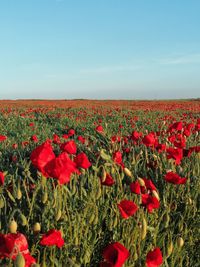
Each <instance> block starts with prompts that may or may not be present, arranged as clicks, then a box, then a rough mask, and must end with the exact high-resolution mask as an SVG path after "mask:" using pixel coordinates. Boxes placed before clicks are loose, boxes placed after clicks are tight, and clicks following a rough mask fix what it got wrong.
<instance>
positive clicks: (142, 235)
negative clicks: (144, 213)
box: [141, 217, 147, 240]
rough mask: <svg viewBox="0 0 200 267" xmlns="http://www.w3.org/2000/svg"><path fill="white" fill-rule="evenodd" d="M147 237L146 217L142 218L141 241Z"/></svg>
mask: <svg viewBox="0 0 200 267" xmlns="http://www.w3.org/2000/svg"><path fill="white" fill-rule="evenodd" d="M146 235H147V221H146V219H145V217H143V218H142V232H141V240H143V239H145V237H146Z"/></svg>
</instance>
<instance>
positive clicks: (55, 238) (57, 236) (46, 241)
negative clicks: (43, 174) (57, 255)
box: [40, 229, 65, 248]
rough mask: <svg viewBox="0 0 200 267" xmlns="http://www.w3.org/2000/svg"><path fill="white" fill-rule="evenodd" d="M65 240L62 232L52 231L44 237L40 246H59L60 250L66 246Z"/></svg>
mask: <svg viewBox="0 0 200 267" xmlns="http://www.w3.org/2000/svg"><path fill="white" fill-rule="evenodd" d="M64 243H65V242H64V239H63V238H62V235H61V232H60V230H55V229H51V230H49V231H48V232H47V233H46V234H44V235H43V236H42V239H41V240H40V245H43V246H54V245H55V246H57V247H58V248H60V247H62V246H63V245H64Z"/></svg>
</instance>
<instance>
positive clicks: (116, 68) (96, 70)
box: [80, 65, 142, 74]
mask: <svg viewBox="0 0 200 267" xmlns="http://www.w3.org/2000/svg"><path fill="white" fill-rule="evenodd" d="M141 68H142V66H141V65H116V66H103V67H94V68H88V69H87V68H86V69H81V70H80V73H84V74H93V73H94V74H104V73H105V74H106V73H113V72H122V71H136V70H140V69H141Z"/></svg>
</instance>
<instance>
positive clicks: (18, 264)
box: [14, 253, 26, 267]
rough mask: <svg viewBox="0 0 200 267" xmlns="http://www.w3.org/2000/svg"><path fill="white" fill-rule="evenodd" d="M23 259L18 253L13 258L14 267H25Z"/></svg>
mask: <svg viewBox="0 0 200 267" xmlns="http://www.w3.org/2000/svg"><path fill="white" fill-rule="evenodd" d="M25 264H26V263H25V259H24V256H23V255H22V254H21V253H19V254H18V255H17V257H16V259H15V265H14V266H15V267H25Z"/></svg>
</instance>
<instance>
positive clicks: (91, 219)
mask: <svg viewBox="0 0 200 267" xmlns="http://www.w3.org/2000/svg"><path fill="white" fill-rule="evenodd" d="M95 216H96V215H95V213H92V214H91V216H90V218H89V224H91V223H93V221H94V219H95Z"/></svg>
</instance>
